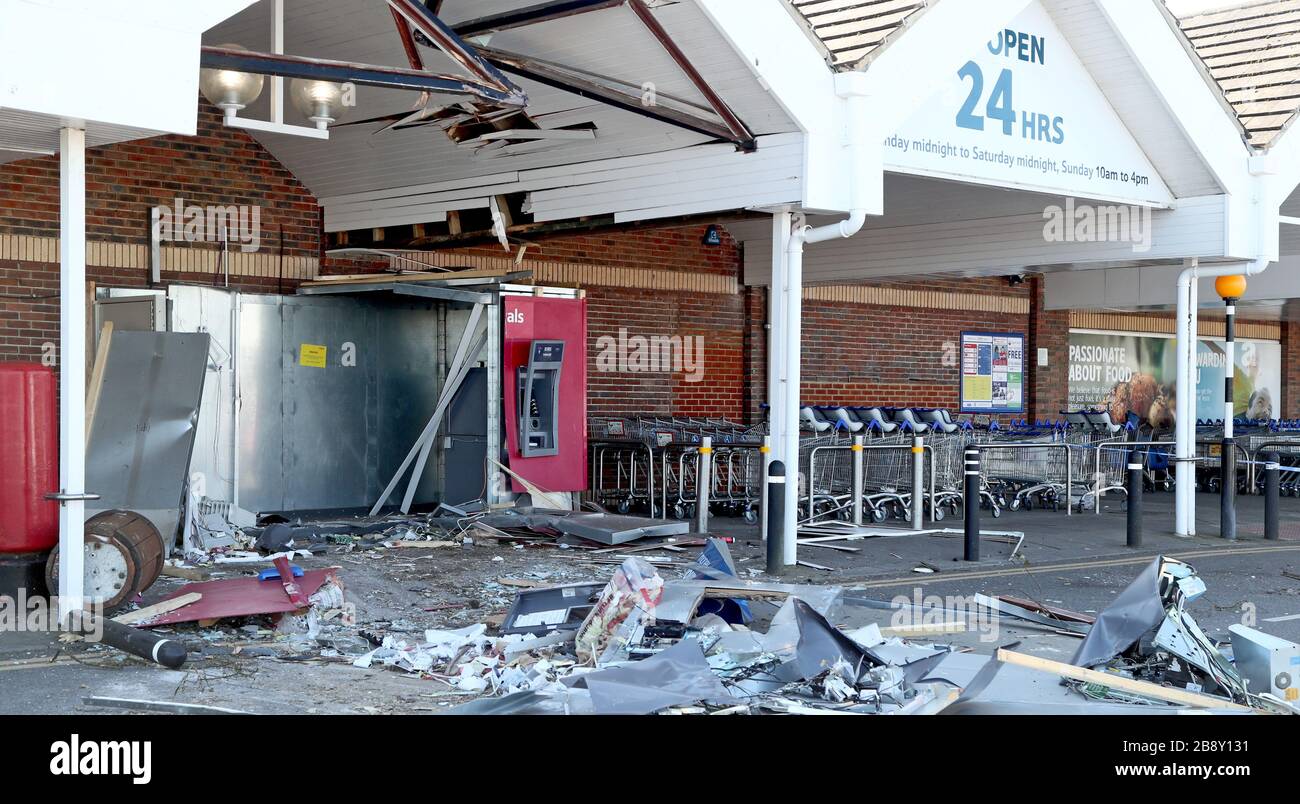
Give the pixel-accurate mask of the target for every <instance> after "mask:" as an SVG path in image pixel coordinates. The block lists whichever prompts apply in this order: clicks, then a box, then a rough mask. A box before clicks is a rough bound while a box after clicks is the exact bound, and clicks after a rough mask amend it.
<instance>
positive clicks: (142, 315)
mask: <svg viewBox="0 0 1300 804" xmlns="http://www.w3.org/2000/svg"><path fill="white" fill-rule="evenodd" d="M95 305H96V308H97V311H98V313H99V316H98V319H99V325H100V326H103V325H104V324H105V323H107V322H109V321H112V322H113V329H114V330H116V331H119V332H126V331H132V332H153V331H155V330H157V329H158V307H159V300H158V299H156V298H154V297H153V296H130V297H126V298H121V299H100V300H99V301H97V302H95Z"/></svg>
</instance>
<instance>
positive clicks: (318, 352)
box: [298, 343, 328, 368]
mask: <svg viewBox="0 0 1300 804" xmlns="http://www.w3.org/2000/svg"><path fill="white" fill-rule="evenodd" d="M327 351H328V350H327V349H326V348H325V347H324V346H318V345H317V344H314V343H304V344H300V345H299V346H298V365H300V366H307V367H308V368H325V356H326V352H327Z"/></svg>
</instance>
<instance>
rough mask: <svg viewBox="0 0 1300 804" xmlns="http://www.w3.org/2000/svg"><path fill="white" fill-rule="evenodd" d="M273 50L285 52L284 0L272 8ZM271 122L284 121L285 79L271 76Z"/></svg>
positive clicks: (280, 0)
mask: <svg viewBox="0 0 1300 804" xmlns="http://www.w3.org/2000/svg"><path fill="white" fill-rule="evenodd" d="M271 52H272V53H284V0H274V3H273V6H272V9H271ZM271 122H272V123H275V124H277V125H278V124H280V123H283V122H284V79H283V78H281V77H280V76H278V75H277V76H273V77H272V78H271Z"/></svg>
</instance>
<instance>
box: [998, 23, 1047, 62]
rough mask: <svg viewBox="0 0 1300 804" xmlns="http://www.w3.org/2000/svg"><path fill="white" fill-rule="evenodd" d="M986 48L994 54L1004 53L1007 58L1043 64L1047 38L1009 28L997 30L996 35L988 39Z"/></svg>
mask: <svg viewBox="0 0 1300 804" xmlns="http://www.w3.org/2000/svg"><path fill="white" fill-rule="evenodd" d="M988 48H989V52H990V53H992V54H993V55H994V56H999V55H1002V54H1006V57H1007V58H1009V59H1019V60H1021V61H1027V62H1029V63H1030V64H1044V63H1045V61H1044V59H1045V58H1046V56H1047V40H1045V39H1043V37H1041V36H1035V35H1033V34H1027V33H1025V32H1024V31H1013V30H1012V29H1010V28H1007V29H1005V30H1002V31H998V35H997V36H995V37H994V38H993V39H991V40H990V41H989V44H988Z"/></svg>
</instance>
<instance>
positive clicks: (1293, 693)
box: [1286, 687, 1300, 701]
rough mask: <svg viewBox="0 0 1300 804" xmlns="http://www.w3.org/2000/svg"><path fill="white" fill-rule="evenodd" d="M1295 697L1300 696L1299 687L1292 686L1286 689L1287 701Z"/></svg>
mask: <svg viewBox="0 0 1300 804" xmlns="http://www.w3.org/2000/svg"><path fill="white" fill-rule="evenodd" d="M1297 698H1300V687H1292V688H1291V689H1289V690H1287V691H1286V699H1287V700H1288V701H1294V700H1295V699H1297Z"/></svg>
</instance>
